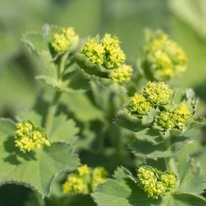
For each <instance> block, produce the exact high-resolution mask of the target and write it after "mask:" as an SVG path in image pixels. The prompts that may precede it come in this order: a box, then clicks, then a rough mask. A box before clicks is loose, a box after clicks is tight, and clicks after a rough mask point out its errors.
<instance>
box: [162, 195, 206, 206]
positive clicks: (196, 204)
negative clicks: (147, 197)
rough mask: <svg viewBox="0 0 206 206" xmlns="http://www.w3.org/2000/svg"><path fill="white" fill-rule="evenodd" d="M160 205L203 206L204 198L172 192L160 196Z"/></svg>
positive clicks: (205, 201)
mask: <svg viewBox="0 0 206 206" xmlns="http://www.w3.org/2000/svg"><path fill="white" fill-rule="evenodd" d="M160 205H167V206H204V205H206V200H205V199H204V198H202V197H200V196H197V195H194V194H184V193H173V194H166V195H164V196H163V197H162V202H161V204H160Z"/></svg>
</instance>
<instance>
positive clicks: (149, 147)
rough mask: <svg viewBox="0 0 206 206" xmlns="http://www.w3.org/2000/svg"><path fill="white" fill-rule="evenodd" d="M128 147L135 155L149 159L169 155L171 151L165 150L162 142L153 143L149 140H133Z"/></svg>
mask: <svg viewBox="0 0 206 206" xmlns="http://www.w3.org/2000/svg"><path fill="white" fill-rule="evenodd" d="M129 148H130V149H131V151H132V153H134V155H135V156H139V157H145V158H149V159H158V158H165V157H171V156H172V155H173V153H172V151H166V150H165V149H164V146H163V144H158V145H153V144H151V143H150V142H146V141H138V140H135V141H134V142H133V143H132V144H131V145H130V146H129Z"/></svg>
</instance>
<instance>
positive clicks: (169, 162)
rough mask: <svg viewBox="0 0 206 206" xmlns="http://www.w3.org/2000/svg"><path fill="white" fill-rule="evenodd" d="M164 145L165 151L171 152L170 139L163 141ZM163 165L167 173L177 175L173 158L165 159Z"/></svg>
mask: <svg viewBox="0 0 206 206" xmlns="http://www.w3.org/2000/svg"><path fill="white" fill-rule="evenodd" d="M164 145H165V149H166V150H171V143H170V139H167V140H165V143H164ZM165 163H166V166H167V169H168V170H169V171H171V172H174V173H175V174H177V168H176V164H175V160H174V157H173V156H171V157H167V158H165Z"/></svg>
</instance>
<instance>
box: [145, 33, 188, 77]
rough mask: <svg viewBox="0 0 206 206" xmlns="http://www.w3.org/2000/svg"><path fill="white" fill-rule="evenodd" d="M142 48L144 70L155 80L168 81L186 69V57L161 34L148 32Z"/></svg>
mask: <svg viewBox="0 0 206 206" xmlns="http://www.w3.org/2000/svg"><path fill="white" fill-rule="evenodd" d="M143 48H144V55H145V62H146V64H145V65H147V66H146V67H147V68H145V69H147V70H148V71H149V73H150V75H152V76H153V79H155V80H168V79H170V78H173V77H176V76H178V75H179V74H181V73H182V72H184V71H185V70H186V69H187V66H186V64H187V56H186V54H185V53H184V51H183V49H182V48H181V47H180V46H179V45H178V44H177V43H176V42H174V41H172V40H170V39H169V38H168V36H167V35H166V34H165V33H163V32H160V31H157V32H150V35H149V38H147V40H146V42H145V43H144V46H143ZM143 67H144V66H143Z"/></svg>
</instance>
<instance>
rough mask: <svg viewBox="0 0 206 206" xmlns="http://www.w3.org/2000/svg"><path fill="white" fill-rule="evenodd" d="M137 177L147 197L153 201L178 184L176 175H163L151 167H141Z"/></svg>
mask: <svg viewBox="0 0 206 206" xmlns="http://www.w3.org/2000/svg"><path fill="white" fill-rule="evenodd" d="M137 177H138V179H139V181H140V183H141V186H142V189H143V190H144V191H145V192H146V193H147V196H148V197H151V198H153V199H158V198H159V197H161V196H162V195H163V194H165V193H166V192H167V191H170V190H171V189H172V188H174V187H175V185H176V182H177V176H176V175H175V174H174V173H172V172H165V173H161V172H159V171H157V170H156V169H154V168H152V167H149V166H142V167H140V168H139V169H138V172H137Z"/></svg>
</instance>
